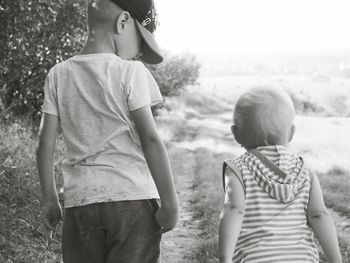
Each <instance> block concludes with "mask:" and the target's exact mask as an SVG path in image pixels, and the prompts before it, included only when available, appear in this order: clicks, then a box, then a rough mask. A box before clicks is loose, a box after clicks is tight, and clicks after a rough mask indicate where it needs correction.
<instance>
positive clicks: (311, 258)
mask: <svg viewBox="0 0 350 263" xmlns="http://www.w3.org/2000/svg"><path fill="white" fill-rule="evenodd" d="M258 150H259V151H260V152H261V153H262V154H264V155H265V156H266V157H267V158H268V159H269V160H271V161H272V162H273V163H274V164H275V165H276V166H278V167H279V168H280V169H281V170H283V171H284V172H285V173H286V174H287V177H285V178H283V179H281V178H280V177H279V176H278V175H277V176H276V175H275V174H273V172H271V171H270V169H269V168H267V167H265V166H264V164H262V163H261V162H260V160H259V159H257V158H256V157H255V156H254V155H252V154H250V153H246V154H244V155H243V156H240V157H239V158H237V159H235V160H230V161H226V163H227V164H228V166H229V167H230V166H233V165H234V166H236V167H238V168H239V169H240V171H241V173H242V179H243V182H244V187H245V199H246V200H245V205H246V208H245V213H244V218H243V222H242V228H241V232H240V235H239V238H238V241H237V244H236V249H235V255H234V259H233V262H237V263H238V262H249V263H254V262H257V263H263V262H269V263H270V262H290V263H297V262H303V263H307V262H310V263H311V262H312V263H315V262H318V261H319V260H318V251H317V249H316V245H315V242H314V238H313V232H312V230H311V228H310V227H309V226H308V224H307V217H306V212H307V206H308V200H309V191H310V176H309V174H308V171H307V169H302V168H301V167H302V164H303V163H302V160H301V159H300V158H299V157H297V156H295V155H293V154H290V153H288V152H287V151H286V150H285V148H284V147H282V146H266V147H259V148H258ZM256 173H260V176H256ZM266 181H268V183H266ZM277 184H278V185H277ZM284 184H285V186H286V187H284ZM281 186H282V187H281ZM291 192H293V194H292V195H291V194H290V193H291Z"/></svg>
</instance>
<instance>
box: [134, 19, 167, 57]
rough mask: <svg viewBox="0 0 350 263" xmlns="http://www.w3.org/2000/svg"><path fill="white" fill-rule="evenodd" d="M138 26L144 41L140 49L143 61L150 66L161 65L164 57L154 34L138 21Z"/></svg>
mask: <svg viewBox="0 0 350 263" xmlns="http://www.w3.org/2000/svg"><path fill="white" fill-rule="evenodd" d="M135 20H136V19H135ZM136 25H137V28H138V30H139V32H140V35H141V37H142V40H143V41H142V43H141V48H140V51H141V53H142V56H141V59H142V60H143V61H144V62H146V63H148V64H159V63H161V62H162V61H163V56H162V55H161V53H160V49H159V47H158V44H157V42H156V40H155V39H154V36H153V34H152V33H151V32H149V31H148V30H147V29H146V28H144V27H143V26H142V25H141V24H140V22H138V21H137V20H136Z"/></svg>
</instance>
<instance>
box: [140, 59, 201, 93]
mask: <svg viewBox="0 0 350 263" xmlns="http://www.w3.org/2000/svg"><path fill="white" fill-rule="evenodd" d="M146 66H147V68H148V69H149V70H150V71H151V73H152V75H153V76H154V78H155V80H156V81H157V83H158V85H159V88H160V91H161V93H162V94H163V95H164V96H176V95H179V94H180V93H181V91H182V90H183V89H184V88H185V87H186V86H187V85H194V84H196V83H197V79H198V77H199V69H200V64H199V63H198V61H197V60H196V57H195V56H194V55H192V54H182V55H176V56H165V59H164V62H163V63H161V64H159V65H146Z"/></svg>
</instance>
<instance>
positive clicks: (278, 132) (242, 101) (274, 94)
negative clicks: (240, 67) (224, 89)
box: [232, 87, 295, 149]
mask: <svg viewBox="0 0 350 263" xmlns="http://www.w3.org/2000/svg"><path fill="white" fill-rule="evenodd" d="M294 116H295V109H294V105H293V102H292V100H291V98H290V97H289V96H288V94H287V93H286V92H285V91H284V90H282V89H279V88H272V87H255V88H251V89H249V90H248V91H246V92H244V93H243V94H242V95H241V96H240V97H239V99H238V101H237V103H236V106H235V109H234V114H233V125H232V132H233V135H234V137H235V139H236V141H237V142H238V143H239V144H241V145H242V146H243V147H245V148H246V149H251V148H256V147H258V146H266V145H286V144H287V143H288V142H289V141H290V140H291V139H292V137H293V135H294V130H295V128H294V125H293V120H294Z"/></svg>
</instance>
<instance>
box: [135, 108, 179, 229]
mask: <svg viewBox="0 0 350 263" xmlns="http://www.w3.org/2000/svg"><path fill="white" fill-rule="evenodd" d="M131 116H132V118H133V120H134V122H135V125H136V129H137V132H138V134H139V137H140V141H141V146H142V150H143V153H144V155H145V159H146V161H147V165H148V167H149V169H150V172H151V174H152V177H153V180H154V182H155V184H156V187H157V190H158V192H159V195H160V199H161V208H160V209H159V211H158V212H157V215H156V216H157V220H158V223H159V224H160V225H161V226H162V227H163V232H166V231H169V230H171V229H173V228H174V227H175V225H176V222H177V219H178V199H177V194H176V191H175V186H174V181H173V176H172V171H171V166H170V161H169V158H168V154H167V151H166V148H165V146H164V144H163V142H162V140H161V138H160V136H159V134H158V131H157V128H156V126H155V123H154V119H153V115H152V112H151V109H150V107H148V106H146V107H142V108H140V109H137V110H135V111H131Z"/></svg>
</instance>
